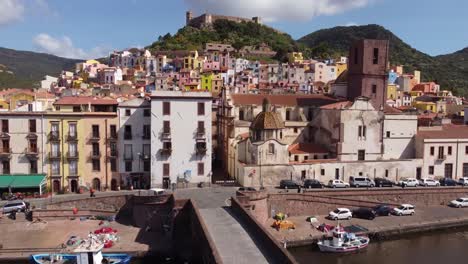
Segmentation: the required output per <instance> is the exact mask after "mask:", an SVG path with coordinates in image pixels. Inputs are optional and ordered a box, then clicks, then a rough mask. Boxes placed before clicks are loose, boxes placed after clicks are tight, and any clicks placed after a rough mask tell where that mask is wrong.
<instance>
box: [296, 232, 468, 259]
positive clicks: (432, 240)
mask: <svg viewBox="0 0 468 264" xmlns="http://www.w3.org/2000/svg"><path fill="white" fill-rule="evenodd" d="M289 251H290V252H291V253H292V254H293V255H294V257H295V258H296V260H297V261H298V262H299V263H301V264H306V263H307V264H314V263H317V264H371V263H372V264H419V263H424V264H440V263H443V264H459V263H460V264H461V263H464V264H467V263H468V229H463V230H458V231H454V230H452V231H447V232H437V233H430V234H424V235H413V236H407V237H403V238H400V239H398V240H387V241H380V242H373V241H371V244H369V246H368V248H367V249H365V250H364V251H362V252H357V253H350V254H345V255H336V254H331V253H321V252H320V251H319V250H318V247H317V246H316V245H314V246H308V247H301V248H294V249H290V250H289Z"/></svg>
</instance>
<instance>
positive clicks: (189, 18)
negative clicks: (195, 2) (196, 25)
mask: <svg viewBox="0 0 468 264" xmlns="http://www.w3.org/2000/svg"><path fill="white" fill-rule="evenodd" d="M192 19H193V13H192V11H190V10H189V11H187V13H185V25H186V26H188V25H190V21H192Z"/></svg>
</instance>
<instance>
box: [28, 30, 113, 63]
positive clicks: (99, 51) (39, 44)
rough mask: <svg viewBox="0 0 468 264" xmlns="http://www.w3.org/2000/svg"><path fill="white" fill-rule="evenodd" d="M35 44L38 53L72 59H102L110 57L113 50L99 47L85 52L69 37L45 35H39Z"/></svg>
mask: <svg viewBox="0 0 468 264" xmlns="http://www.w3.org/2000/svg"><path fill="white" fill-rule="evenodd" d="M33 43H34V45H35V46H36V49H37V51H40V52H45V53H49V54H53V55H56V56H59V57H65V58H72V59H94V58H100V57H104V56H107V55H109V52H110V51H111V50H112V49H110V48H107V47H103V46H97V47H94V48H92V49H91V50H88V51H85V50H83V49H81V48H77V47H75V46H73V42H72V40H71V39H70V38H69V37H67V36H63V37H61V38H54V37H52V36H50V35H48V34H45V33H41V34H39V35H37V36H36V37H35V38H34V39H33Z"/></svg>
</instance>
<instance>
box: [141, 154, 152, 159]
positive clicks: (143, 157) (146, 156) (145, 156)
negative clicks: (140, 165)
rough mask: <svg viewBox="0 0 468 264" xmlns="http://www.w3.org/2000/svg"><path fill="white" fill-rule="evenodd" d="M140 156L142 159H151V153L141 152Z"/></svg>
mask: <svg viewBox="0 0 468 264" xmlns="http://www.w3.org/2000/svg"><path fill="white" fill-rule="evenodd" d="M140 158H141V159H142V160H151V155H150V154H146V153H143V154H141V156H140Z"/></svg>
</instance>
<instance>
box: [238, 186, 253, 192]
mask: <svg viewBox="0 0 468 264" xmlns="http://www.w3.org/2000/svg"><path fill="white" fill-rule="evenodd" d="M238 191H240V192H256V191H257V189H255V188H253V187H239V189H238Z"/></svg>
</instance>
